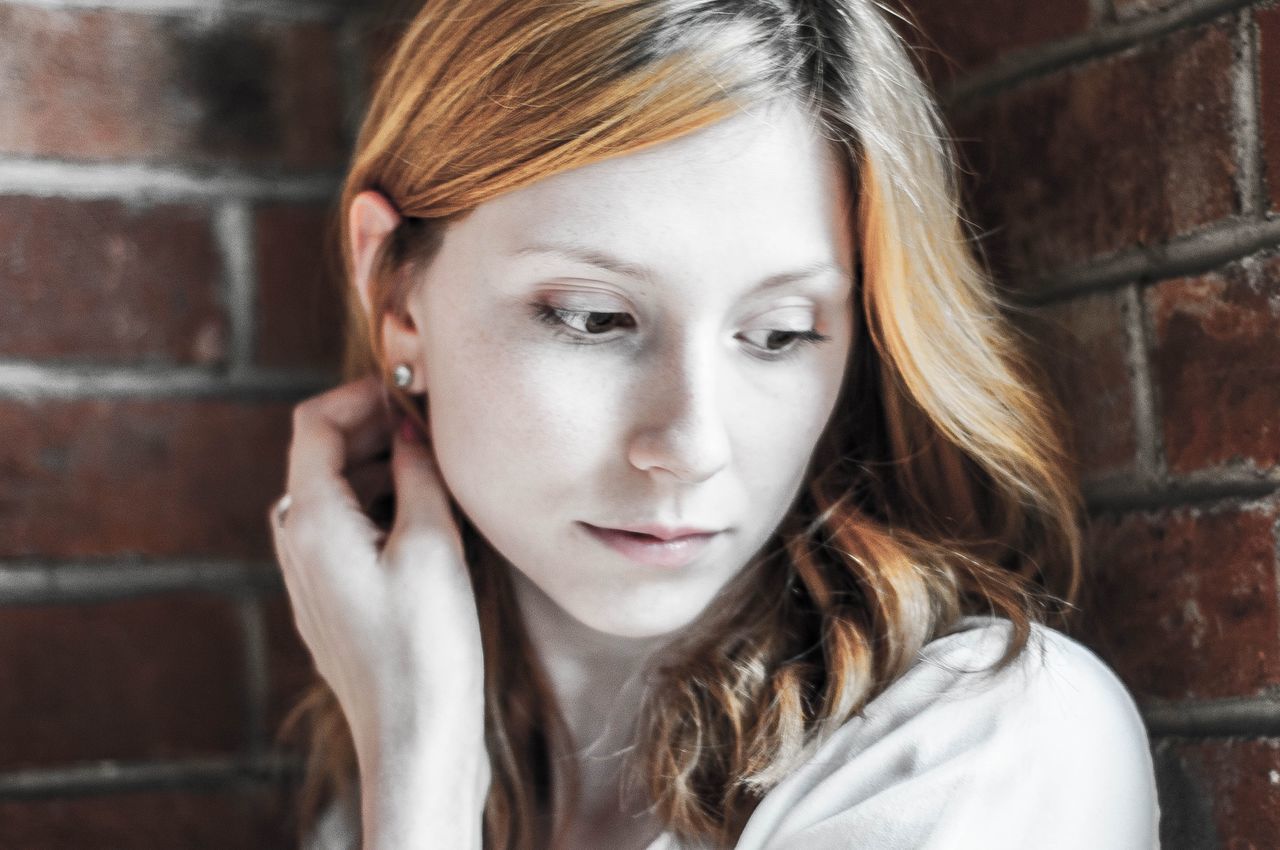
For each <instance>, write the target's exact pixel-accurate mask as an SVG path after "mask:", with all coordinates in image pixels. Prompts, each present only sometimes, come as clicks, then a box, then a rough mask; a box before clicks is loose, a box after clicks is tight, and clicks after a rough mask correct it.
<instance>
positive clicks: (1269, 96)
mask: <svg viewBox="0 0 1280 850" xmlns="http://www.w3.org/2000/svg"><path fill="white" fill-rule="evenodd" d="M1254 16H1255V20H1257V22H1258V46H1259V57H1258V61H1259V77H1260V79H1259V86H1260V87H1261V96H1260V100H1261V109H1262V149H1263V154H1264V156H1265V161H1266V174H1267V189H1268V192H1269V194H1270V198H1271V208H1272V209H1280V6H1272V7H1271V8H1268V9H1258V10H1257V11H1255V12H1254Z"/></svg>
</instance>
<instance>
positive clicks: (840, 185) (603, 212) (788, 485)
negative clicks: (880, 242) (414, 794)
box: [349, 101, 854, 847]
mask: <svg viewBox="0 0 1280 850" xmlns="http://www.w3.org/2000/svg"><path fill="white" fill-rule="evenodd" d="M850 204H851V201H850V198H849V197H848V188H847V186H846V184H845V182H844V178H843V175H842V170H841V169H840V168H839V166H838V164H837V160H836V154H835V153H834V151H833V149H832V148H831V147H829V143H828V142H826V141H825V140H824V139H822V138H821V136H820V134H819V133H818V132H817V130H816V129H814V128H812V127H811V126H810V122H809V121H807V120H806V118H805V117H804V116H803V115H802V113H801V112H800V111H799V110H798V109H796V108H795V107H793V106H792V105H791V104H790V103H789V102H786V101H778V102H776V103H774V104H770V105H769V106H768V107H756V108H753V109H752V110H750V112H748V113H743V114H740V115H738V116H735V117H733V118H730V119H728V120H726V121H723V122H721V123H719V124H717V125H715V126H713V127H710V128H707V129H705V130H703V131H700V132H698V133H695V134H692V135H689V136H686V137H683V138H680V139H677V140H675V141H672V142H667V143H664V144H661V145H657V146H654V147H652V148H649V149H646V150H643V151H640V152H636V153H632V154H628V155H625V156H620V157H615V158H612V159H609V160H605V161H602V162H599V163H594V164H592V165H589V166H586V167H583V168H579V169H576V170H574V171H570V172H567V173H563V174H558V175H555V176H552V177H550V178H547V179H545V180H542V181H539V182H538V183H536V184H533V185H531V186H528V187H525V188H523V189H520V190H517V191H514V192H510V193H507V194H505V195H503V196H500V197H498V198H496V199H493V200H491V201H489V202H487V203H485V204H483V205H481V206H480V207H479V208H477V209H476V210H474V212H473V213H472V214H471V215H470V216H468V217H466V218H465V219H463V220H462V221H460V222H457V223H456V224H454V225H452V226H451V227H450V228H449V230H448V231H447V232H446V235H445V237H444V242H443V245H442V247H441V250H440V252H439V254H438V255H437V256H436V258H435V259H434V260H433V261H432V263H431V264H430V266H429V267H428V268H426V269H422V270H419V271H418V272H417V279H416V283H415V286H414V288H413V290H412V293H411V295H410V297H409V301H408V303H407V305H406V307H407V313H408V319H407V320H400V319H396V318H394V317H392V316H385V317H383V324H382V327H383V340H384V344H385V346H386V351H387V357H388V368H389V367H390V366H392V365H394V364H396V363H400V362H404V363H408V364H410V365H411V366H412V367H413V370H414V383H413V385H412V386H410V388H409V391H410V392H425V393H426V394H427V398H428V405H427V411H428V421H429V425H430V435H429V438H430V442H431V445H432V446H433V447H434V452H435V459H436V461H437V463H438V465H439V472H440V477H441V479H442V481H443V483H444V484H445V485H446V486H447V488H448V490H449V492H450V493H451V494H452V496H453V498H454V499H455V500H456V501H457V503H458V505H459V506H460V507H461V508H462V510H463V511H464V512H465V513H466V514H467V516H468V517H469V518H470V519H471V521H472V522H474V524H475V525H476V527H477V528H478V529H479V530H480V532H481V533H482V534H483V535H484V536H485V537H486V539H487V540H488V541H489V543H490V544H492V545H493V547H494V548H495V549H496V550H497V551H498V552H499V553H500V554H501V555H502V556H503V557H504V558H506V559H507V560H508V561H509V562H510V563H511V565H513V567H514V568H515V569H514V570H513V575H514V576H515V577H516V587H517V593H518V599H519V602H520V606H521V609H522V611H523V613H524V615H525V619H526V622H527V624H528V627H529V630H530V633H531V636H532V639H533V641H534V645H535V647H536V649H537V651H538V652H539V654H540V656H541V658H542V659H543V661H544V663H545V664H546V666H547V669H548V671H549V673H550V675H551V679H552V684H553V687H554V689H555V691H556V694H557V696H558V698H559V700H560V703H561V706H562V709H563V711H564V713H565V715H566V719H567V720H568V723H569V726H570V729H571V732H572V735H573V738H574V742H575V744H576V745H577V751H576V752H575V753H573V754H572V755H573V757H575V758H577V759H578V763H579V769H580V770H581V771H583V774H584V778H585V782H584V789H586V791H587V796H586V798H585V799H584V801H583V807H582V809H581V810H580V812H579V813H578V815H577V816H576V818H575V820H576V822H578V823H580V827H579V828H578V830H577V832H576V833H575V835H574V836H573V842H572V843H574V844H575V845H581V846H590V845H591V844H592V843H593V842H594V843H595V844H596V846H599V842H600V841H601V840H604V837H605V836H609V840H610V841H611V842H612V843H611V844H610V845H609V846H616V847H625V846H631V845H633V844H634V845H635V846H643V844H644V843H645V842H647V840H648V839H649V838H651V837H652V834H651V833H652V824H648V823H644V822H643V821H636V820H631V819H628V818H627V817H626V814H627V813H626V812H623V811H619V805H618V791H617V767H618V764H617V759H616V758H611V757H609V755H608V754H610V753H613V752H615V751H617V750H618V749H620V748H621V747H624V746H626V744H627V741H628V727H629V726H630V724H631V723H632V722H633V721H634V706H635V703H636V687H637V673H638V672H639V671H640V669H641V668H642V665H643V664H644V662H645V660H646V659H647V658H649V657H650V655H651V654H652V653H653V652H655V651H657V650H659V649H660V648H661V647H662V646H663V645H665V644H666V643H667V642H669V641H670V640H671V639H672V638H673V637H674V636H676V635H678V634H679V633H680V632H681V631H682V630H684V629H686V628H689V627H690V626H691V625H693V624H695V623H696V622H697V619H698V617H699V615H700V614H702V613H703V612H704V611H706V610H707V609H708V606H709V605H711V603H712V602H713V600H714V599H715V598H716V596H717V594H718V593H719V592H720V591H721V590H722V589H723V588H724V587H725V586H726V585H727V584H728V582H729V581H730V580H731V579H732V578H733V577H734V576H736V575H737V574H738V573H739V572H740V571H741V570H742V569H743V567H744V566H745V565H746V564H747V563H748V562H749V560H750V559H751V558H752V556H753V555H755V554H756V553H757V552H758V551H759V550H760V549H761V547H762V546H763V545H764V544H765V543H766V542H767V541H768V540H769V538H770V536H771V535H772V534H773V532H774V531H775V530H776V528H777V527H778V524H779V523H780V522H781V520H782V519H783V517H784V515H785V513H786V511H787V509H788V508H789V507H790V506H791V504H792V503H793V502H794V500H795V498H796V496H797V494H798V493H799V490H800V487H801V485H802V483H803V480H804V475H805V473H806V471H807V468H808V464H809V460H810V458H811V456H812V453H813V450H814V447H815V446H816V444H817V441H818V439H819V437H820V435H821V434H822V432H823V430H824V428H825V427H826V425H827V423H828V421H829V420H830V417H831V413H832V411H833V407H834V404H835V401H836V398H837V396H838V394H839V390H840V387H841V383H842V380H843V378H844V375H845V367H846V361H847V358H848V354H849V351H850V348H851V345H852V342H853V340H852V334H853V331H854V324H853V320H852V315H853V313H852V309H853V308H852V304H851V292H852V268H853V262H854V257H853V250H854V248H853V239H852V233H853V225H852V222H851V218H850V211H849V208H850ZM396 221H397V217H396V214H395V212H394V211H393V209H392V207H391V206H390V204H388V203H387V201H386V200H385V199H384V198H382V197H381V196H379V195H377V194H376V193H374V192H366V193H363V194H362V195H360V196H359V197H357V199H356V201H355V203H354V204H353V205H352V208H351V210H350V218H349V226H350V228H351V233H352V244H353V248H354V256H355V260H356V283H357V285H358V286H359V287H360V289H361V294H362V296H363V297H364V299H365V303H366V305H367V304H368V291H367V284H368V275H367V272H368V268H369V265H370V262H371V258H372V256H373V251H374V249H375V248H376V247H377V245H378V243H379V242H380V240H381V239H383V238H385V236H386V235H387V233H389V232H390V230H391V229H392V228H393V227H394V226H395V223H396ZM564 244H572V245H576V246H579V247H585V248H589V249H592V250H594V251H598V252H603V253H607V254H610V255H613V256H615V257H618V258H621V259H624V260H627V261H629V262H631V263H633V264H638V265H642V266H645V267H647V268H648V270H649V273H648V274H647V275H645V276H636V275H634V274H624V273H620V272H619V271H618V270H610V269H607V268H603V267H601V266H599V265H596V264H592V263H587V262H583V261H581V260H577V259H573V258H571V257H568V256H566V255H564V254H560V253H552V252H546V251H536V252H535V251H529V250H525V249H528V248H530V246H534V245H544V246H545V245H564ZM819 263H820V264H825V265H827V266H828V267H829V268H828V270H827V271H825V272H823V273H819V274H816V275H813V276H809V277H805V278H803V279H799V280H795V281H792V282H789V283H786V284H785V285H782V286H778V287H774V288H770V289H767V290H756V286H757V284H758V283H760V282H761V281H762V280H763V279H764V278H766V277H768V276H771V275H774V274H777V273H783V272H790V271H793V270H797V269H802V268H805V267H809V266H812V265H814V264H819ZM539 305H544V306H548V307H555V308H559V309H561V310H569V311H585V312H577V313H568V314H566V313H561V314H559V315H558V318H559V319H560V320H561V321H564V322H567V323H568V326H564V325H561V326H559V327H558V328H557V327H553V326H551V325H548V324H546V323H544V322H541V321H539V320H538V319H536V318H535V317H534V312H533V311H534V310H535V309H537V307H538V306H539ZM587 313H590V314H595V315H587ZM599 314H613V315H599ZM809 330H816V331H817V332H818V333H820V334H823V335H824V336H826V337H828V339H827V340H826V341H823V342H818V343H806V342H804V341H803V340H800V339H796V338H794V334H793V333H788V332H802V331H809ZM593 331H594V332H595V333H597V334H598V335H596V336H591V333H592V332H593ZM770 348H777V349H783V350H782V351H778V352H775V353H777V354H785V355H789V356H783V357H780V358H778V359H769V356H770V353H771V352H770ZM582 522H587V523H591V524H594V525H597V526H601V527H619V526H622V525H628V524H635V523H642V522H661V523H665V524H668V525H692V526H700V527H705V528H711V529H721V530H722V532H721V533H720V534H719V535H717V536H716V538H715V539H714V540H713V541H712V544H711V545H710V546H709V547H707V548H706V549H705V550H704V551H703V553H702V554H701V556H700V557H699V558H698V559H697V560H695V561H694V562H692V563H691V564H689V565H687V566H684V567H679V568H661V567H654V566H648V565H644V564H639V563H636V562H633V561H631V560H629V559H628V558H626V557H624V556H623V555H621V554H619V553H617V552H615V551H613V550H612V549H610V548H608V547H606V546H604V545H602V544H601V543H600V542H598V541H597V540H595V539H594V538H593V537H592V536H590V535H589V534H588V533H587V532H586V530H585V529H584V528H583V527H582V526H581V525H580V523H582ZM641 805H642V804H641V801H631V802H630V803H627V804H624V807H623V808H624V809H631V808H638V807H640V806H641ZM628 836H629V837H628Z"/></svg>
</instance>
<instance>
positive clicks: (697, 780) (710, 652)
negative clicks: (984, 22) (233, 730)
mask: <svg viewBox="0 0 1280 850" xmlns="http://www.w3.org/2000/svg"><path fill="white" fill-rule="evenodd" d="M341 210H342V224H343V229H342V233H341V238H342V246H343V250H344V258H345V261H346V268H347V272H348V273H349V277H350V282H351V286H350V287H349V288H348V294H349V306H350V311H351V315H352V317H353V321H352V322H351V323H350V327H351V335H350V339H349V347H348V357H347V369H346V371H347V376H348V378H350V380H349V382H348V383H345V384H343V385H342V386H340V387H338V388H337V389H335V390H332V391H330V392H327V393H324V394H322V395H320V396H317V397H315V398H313V399H309V400H307V401H306V402H304V403H303V404H301V405H299V406H298V408H297V409H296V413H295V418H294V427H295V430H294V437H293V442H292V444H291V446H290V456H289V473H288V483H287V488H286V493H287V495H286V496H284V497H283V498H282V499H281V500H280V502H279V503H278V504H277V505H276V506H275V508H274V509H273V510H272V512H271V520H270V521H271V523H272V529H273V533H274V535H275V542H276V551H277V554H278V555H279V557H280V561H281V564H282V568H283V570H284V576H285V581H286V586H287V589H288V592H289V595H290V598H291V601H292V604H293V607H294V613H295V622H296V623H297V626H298V630H299V632H300V634H301V635H302V637H303V639H304V641H305V642H306V644H307V645H308V647H309V648H310V650H311V652H312V654H313V656H314V658H315V662H316V667H317V670H318V672H319V674H320V679H319V681H318V682H317V685H316V687H315V689H314V690H313V692H312V693H311V694H309V695H308V697H307V698H306V699H305V700H304V701H303V703H302V704H300V705H299V706H298V709H297V710H296V711H295V713H294V715H293V716H292V717H291V724H296V723H298V722H300V721H301V720H302V719H307V720H309V729H310V736H309V746H310V754H311V755H310V760H309V769H308V775H307V778H306V781H305V784H304V789H303V790H304V794H303V801H304V809H305V811H306V814H305V815H304V828H305V829H306V830H307V831H308V832H309V833H311V837H310V838H309V839H308V840H309V843H310V844H311V846H354V845H355V844H356V843H357V838H358V837H362V846H364V847H378V848H382V847H418V846H431V847H436V846H439V847H451V848H452V847H481V846H484V847H492V848H540V847H549V846H554V847H572V848H579V847H597V848H618V849H619V850H625V848H651V850H658V848H677V847H735V846H736V847H739V848H763V847H770V848H780V847H805V848H819V850H821V848H844V847H869V848H919V847H939V848H942V847H945V848H965V847H975V848H977V847H982V848H1015V847H1017V848H1024V847H1033V846H1034V847H1040V848H1043V847H1063V848H1066V847H1073V848H1075V847H1089V848H1135V847H1141V848H1147V847H1152V846H1156V842H1157V839H1156V827H1157V822H1158V815H1159V811H1158V806H1157V803H1156V798H1155V788H1154V781H1153V777H1152V767H1151V760H1150V755H1149V752H1148V749H1147V744H1146V736H1145V730H1144V728H1143V725H1142V721H1141V718H1140V717H1139V715H1138V713H1137V711H1136V708H1135V706H1134V704H1133V702H1132V700H1131V698H1130V697H1129V695H1128V694H1127V693H1126V692H1125V690H1124V688H1123V686H1122V685H1121V684H1120V683H1119V681H1118V680H1117V679H1116V678H1115V676H1114V675H1113V674H1112V673H1111V671H1110V670H1109V669H1108V668H1106V667H1105V666H1104V665H1103V664H1102V663H1101V662H1100V661H1099V660H1098V659H1097V658H1096V657H1095V656H1093V655H1092V654H1091V653H1090V652H1089V651H1088V650H1086V649H1085V648H1084V647H1082V646H1081V645H1080V644H1078V643H1076V642H1074V641H1073V640H1071V639H1070V638H1068V637H1067V636H1066V635H1065V634H1064V633H1062V632H1060V631H1057V630H1055V629H1054V628H1052V626H1053V625H1054V624H1057V625H1059V626H1064V625H1065V620H1066V614H1067V613H1068V612H1069V610H1070V609H1071V608H1072V607H1074V606H1073V601H1074V600H1075V599H1076V598H1077V596H1078V593H1079V587H1080V582H1081V576H1080V533H1079V531H1078V528H1077V520H1078V512H1079V508H1080V500H1079V495H1078V491H1077V489H1076V486H1075V483H1074V480H1073V477H1072V472H1071V469H1072V467H1071V465H1070V462H1069V456H1068V450H1067V448H1066V447H1065V446H1064V445H1062V442H1061V438H1060V436H1059V435H1060V432H1061V430H1062V424H1061V422H1062V420H1061V414H1060V412H1059V411H1057V410H1056V409H1055V408H1054V407H1053V406H1052V405H1051V404H1050V402H1049V401H1048V400H1047V398H1045V397H1044V396H1043V395H1042V393H1041V392H1039V391H1038V390H1037V389H1036V386H1037V384H1038V380H1037V379H1036V378H1035V377H1034V375H1035V373H1034V371H1033V370H1032V368H1031V367H1030V365H1029V363H1028V362H1027V360H1026V358H1025V357H1024V355H1022V354H1021V353H1020V350H1019V347H1018V344H1017V342H1018V340H1017V337H1016V335H1015V334H1014V333H1013V331H1012V330H1011V326H1010V325H1009V323H1008V320H1007V318H1006V316H1005V313H1007V312H1008V309H1009V305H1007V304H1003V303H1001V302H1000V301H999V299H998V298H997V295H996V294H995V292H994V291H993V289H992V287H991V285H990V282H989V280H988V278H987V277H986V276H985V275H984V273H983V272H982V270H981V268H980V267H979V266H978V264H977V263H976V262H975V260H974V257H973V255H972V251H971V248H970V246H969V244H968V242H967V240H966V234H965V232H964V230H963V227H962V225H961V221H962V219H961V218H960V215H959V212H958V209H957V204H956V189H955V186H954V175H953V166H952V164H951V159H950V154H949V150H948V147H947V145H946V143H945V141H944V135H943V133H942V131H941V124H940V121H939V119H938V117H937V115H936V111H935V107H934V105H933V103H932V102H931V100H930V98H929V96H928V94H927V92H926V89H925V88H924V86H923V85H922V83H921V81H920V79H919V78H918V76H917V74H916V72H915V70H914V69H913V66H912V64H911V62H910V59H909V57H908V54H907V53H906V52H905V50H904V47H903V45H902V44H901V42H900V41H899V39H898V37H897V36H896V35H895V32H894V30H893V28H892V27H891V25H890V23H889V22H888V21H887V20H886V17H885V13H884V11H883V10H882V9H880V8H879V7H878V6H877V5H876V4H874V3H872V2H870V0H738V2H730V0H660V1H659V2H655V1H654V0H575V2H548V1H547V0H449V2H442V0H440V1H438V2H428V3H427V4H426V5H425V6H424V7H423V9H422V10H421V12H420V13H419V14H418V15H417V17H416V18H415V19H414V20H413V21H412V23H410V24H409V26H408V28H407V30H406V31H405V33H404V35H403V38H402V40H401V41H400V42H399V44H398V46H397V49H396V50H395V52H394V54H393V55H392V57H391V59H390V61H389V64H388V65H387V67H386V69H385V71H384V72H383V74H382V76H381V78H380V80H379V84H378V86H377V89H376V92H375V96H374V98H373V102H372V104H371V109H370V111H369V114H368V116H367V117H366V119H365V123H364V126H363V129H362V132H361V134H360V138H359V141H358V143H357V150H356V153H355V156H354V159H353V163H352V167H351V170H350V173H349V175H348V178H347V181H346V184H345V187H344V192H343V195H342V205H341ZM393 434H394V435H393ZM392 503H393V506H392ZM325 798H328V799H327V800H326V799H325ZM321 803H327V807H326V809H325V814H324V816H323V817H322V818H321V819H320V822H319V825H318V827H317V828H316V829H315V830H314V832H312V831H311V828H310V827H311V824H310V819H311V814H312V813H314V812H315V811H316V809H317V807H318V806H319V805H320V804H321ZM1081 812H1088V816H1087V817H1082V816H1081V815H1080V813H1081Z"/></svg>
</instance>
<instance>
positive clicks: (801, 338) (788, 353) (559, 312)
mask: <svg viewBox="0 0 1280 850" xmlns="http://www.w3.org/2000/svg"><path fill="white" fill-rule="evenodd" d="M529 306H530V307H531V308H532V312H533V318H534V319H536V320H537V321H539V322H541V323H543V324H545V325H550V326H551V327H553V328H555V329H556V334H557V336H562V337H565V338H567V339H571V340H575V341H578V344H579V345H595V343H589V342H581V340H582V338H583V335H582V334H581V332H579V331H578V330H577V329H576V328H572V327H570V326H569V325H567V324H566V323H565V321H564V319H563V318H562V317H563V316H625V315H627V314H626V313H607V312H599V311H596V310H565V309H562V308H560V307H552V306H551V305H550V304H530V305H529ZM566 328H567V330H566ZM773 332H774V333H785V334H791V335H792V340H793V341H794V342H796V343H798V344H797V345H791V346H788V347H787V348H784V349H781V350H778V351H772V352H768V353H763V354H757V355H755V356H757V357H759V358H760V359H762V360H775V361H776V360H788V359H790V358H792V357H795V356H796V355H798V354H799V353H800V351H801V349H802V348H803V346H805V345H818V344H821V343H824V342H827V341H829V340H830V339H831V337H829V336H826V335H825V334H820V333H818V332H817V331H816V330H808V331H781V330H780V331H773ZM589 336H604V334H590V335H589ZM753 348H756V350H757V351H766V349H761V348H759V346H753Z"/></svg>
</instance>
